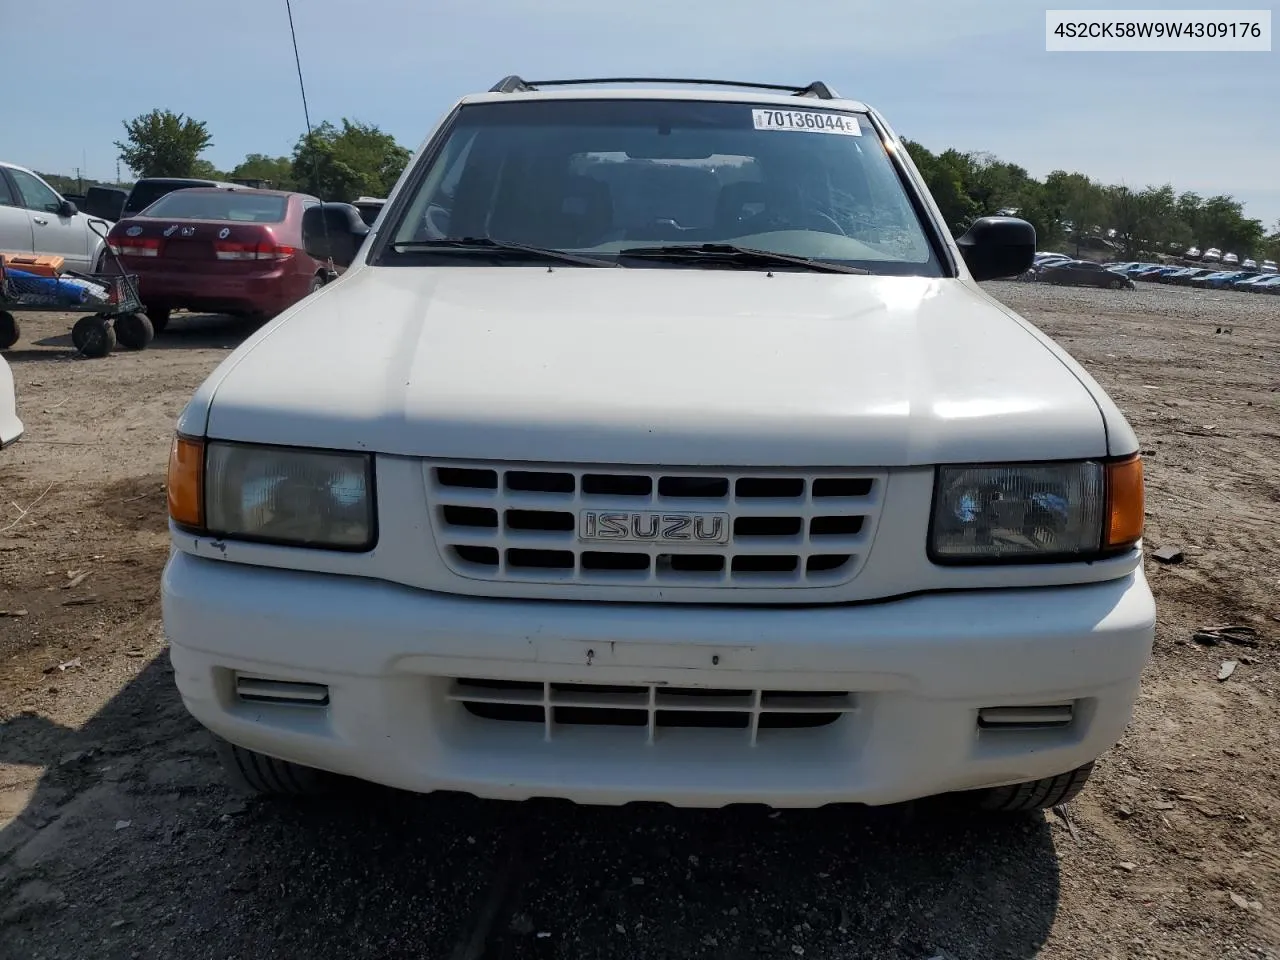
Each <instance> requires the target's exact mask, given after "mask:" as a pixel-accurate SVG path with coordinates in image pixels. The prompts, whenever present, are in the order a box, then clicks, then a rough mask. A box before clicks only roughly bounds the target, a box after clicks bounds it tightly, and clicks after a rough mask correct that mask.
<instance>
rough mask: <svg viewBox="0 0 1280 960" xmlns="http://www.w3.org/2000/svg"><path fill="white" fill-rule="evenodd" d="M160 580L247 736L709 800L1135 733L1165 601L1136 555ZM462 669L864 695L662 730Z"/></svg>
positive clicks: (915, 780) (1014, 771)
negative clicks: (831, 716)
mask: <svg viewBox="0 0 1280 960" xmlns="http://www.w3.org/2000/svg"><path fill="white" fill-rule="evenodd" d="M162 599H163V607H164V620H165V628H166V631H167V633H168V635H169V640H170V643H171V647H172V649H171V657H172V661H173V666H174V670H175V674H176V679H177V684H178V688H179V690H180V692H181V694H182V697H183V700H184V702H185V703H186V706H187V708H188V709H189V710H190V711H191V713H192V714H193V715H194V716H195V717H196V719H198V720H199V721H200V722H201V723H203V724H204V725H205V726H207V727H208V728H209V729H211V730H212V731H213V732H214V733H216V734H219V735H220V736H222V737H225V738H226V739H228V740H230V741H232V742H235V743H238V744H240V745H242V746H244V747H247V748H249V749H252V750H257V751H259V752H262V753H266V754H270V755H273V756H277V757H280V758H282V759H286V760H292V761H295V762H297V763H302V764H306V765H308V766H314V767H318V768H321V769H326V770H331V771H334V772H337V773H342V774H346V775H350V776H354V777H358V778H361V779H365V780H370V781H374V782H378V783H383V784H387V785H390V786H394V787H400V788H404V789H408V790H414V791H424V792H425V791H431V790H461V791H465V792H469V793H473V794H476V795H478V796H482V797H494V798H507V799H525V798H529V797H535V796H552V797H566V798H569V799H571V800H575V801H579V802H584V803H604V804H617V803H625V802H628V801H633V800H652V801H665V802H668V803H672V804H675V805H677V806H709V807H714V806H722V805H724V804H726V803H734V802H756V803H766V804H770V805H773V806H795V807H813V806H819V805H822V804H825V803H831V802H861V803H870V804H883V803H893V802H898V801H904V800H909V799H914V798H918V797H924V796H929V795H933V794H938V793H945V792H950V791H954V790H964V789H972V788H977V787H983V786H993V785H998V784H1003V783H1012V782H1019V781H1025V780H1034V779H1038V778H1040V777H1045V776H1051V775H1054V774H1058V773H1063V772H1065V771H1067V770H1070V769H1073V768H1075V767H1077V766H1079V765H1081V764H1083V763H1086V762H1088V761H1090V760H1092V759H1094V758H1095V757H1097V756H1098V755H1099V754H1101V753H1103V752H1105V751H1106V750H1107V749H1108V748H1109V747H1110V746H1111V745H1112V744H1114V743H1115V741H1116V740H1117V739H1119V737H1120V736H1121V734H1122V733H1123V731H1124V728H1125V726H1126V724H1127V723H1128V720H1129V717H1130V714H1131V710H1132V704H1133V701H1134V699H1135V697H1136V693H1137V689H1138V681H1139V675H1140V673H1141V671H1142V668H1143V666H1144V664H1145V663H1146V660H1147V657H1148V656H1149V654H1150V650H1151V643H1152V638H1153V632H1154V620H1155V607H1154V602H1153V600H1152V596H1151V592H1150V590H1149V588H1148V586H1147V583H1146V580H1145V578H1144V576H1143V574H1142V573H1141V571H1139V572H1137V573H1134V574H1132V575H1130V576H1127V577H1125V578H1123V579H1119V580H1112V581H1108V582H1104V583H1098V584H1090V585H1085V586H1077V587H1065V588H1057V589H1030V590H1007V591H971V592H958V593H950V594H933V595H926V596H918V597H913V598H907V599H901V600H895V601H891V602H885V603H878V604H867V605H858V606H852V605H829V606H816V607H808V608H805V607H793V608H767V609H762V608H742V607H714V608H712V607H707V606H694V605H682V604H625V603H584V602H550V601H523V600H485V599H478V598H470V597H458V596H451V595H444V594H437V593H429V592H425V591H421V590H414V589H410V588H406V587H402V586H398V585H393V584H387V583H382V582H377V581H371V580H365V579H359V578H353V577H335V576H330V575H323V574H313V573H297V572H292V571H282V570H274V569H267V568H262V567H253V566H248V565H242V564H235V563H228V562H225V561H219V560H212V559H202V558H196V557H193V556H190V555H188V554H185V553H181V552H177V551H175V552H174V553H173V555H172V556H171V558H170V560H169V564H168V566H167V568H166V570H165V574H164V579H163V587H162ZM237 675H241V676H248V677H253V678H261V679H266V680H282V681H295V682H306V683H312V684H323V685H325V686H327V687H328V692H329V702H328V704H327V705H324V706H298V705H281V704H270V703H259V702H247V701H245V700H242V699H241V698H240V697H239V696H238V695H237V693H236V677H237ZM459 678H464V679H466V678H472V679H474V678H478V679H480V680H483V681H484V682H485V683H486V684H489V685H490V686H501V685H502V684H504V683H505V684H506V685H507V686H508V687H520V688H531V687H534V686H535V685H536V686H537V689H538V690H544V691H546V696H547V697H551V696H555V694H554V693H553V692H552V688H551V687H549V686H545V687H544V686H541V685H543V684H550V683H555V684H565V683H589V684H593V685H603V686H610V685H624V686H627V687H630V686H632V685H635V686H636V687H637V692H638V693H640V694H642V695H643V697H646V698H648V699H649V702H650V703H651V704H652V702H653V699H654V697H661V696H663V695H664V693H665V692H666V691H668V690H670V689H671V688H681V689H688V688H716V689H721V690H723V689H732V690H740V691H744V692H746V693H748V694H749V693H750V692H752V691H757V693H756V696H757V698H758V697H759V696H760V694H759V693H758V691H782V692H785V693H787V694H790V695H793V699H794V698H795V697H799V696H802V695H803V694H804V693H805V692H807V691H844V692H847V693H848V694H849V697H848V701H847V702H848V703H850V704H852V707H851V708H850V709H848V710H847V711H845V712H843V713H841V714H840V715H839V716H838V718H837V719H836V720H834V721H833V722H830V723H826V724H823V725H819V726H804V727H797V728H787V729H767V730H766V729H760V730H759V731H758V732H757V729H756V726H755V721H752V725H751V729H750V731H749V732H748V731H747V730H745V729H720V728H706V727H703V726H671V727H658V728H657V729H656V730H655V729H654V728H653V726H652V725H650V726H648V727H643V726H642V727H633V726H613V725H597V724H595V723H591V722H587V723H583V722H567V723H560V722H559V719H558V718H559V714H555V715H553V716H552V717H548V716H546V714H545V711H544V712H540V713H538V714H537V717H540V718H543V720H545V721H546V722H543V720H539V721H538V722H529V718H528V716H527V713H528V710H529V709H539V708H536V707H533V706H532V704H531V705H530V707H528V708H526V710H525V713H526V716H525V717H524V718H523V719H519V720H513V719H504V718H494V717H493V716H478V715H476V713H475V712H474V711H473V710H472V709H469V708H468V705H467V704H464V703H463V702H460V700H459V698H458V697H457V696H456V693H457V690H458V689H459V688H458V685H457V683H456V681H457V679H459ZM495 681H497V682H498V683H496V684H495V683H494V682H495ZM520 681H523V682H526V683H525V684H521V683H513V682H520ZM529 681H532V682H533V683H527V682H529ZM572 689H576V690H582V689H583V688H580V687H579V688H572ZM587 690H588V692H587V693H586V694H583V696H587V697H589V696H590V695H595V693H596V692H598V690H599V686H596V687H592V688H587ZM522 695H523V694H522ZM599 695H600V696H605V694H603V693H599ZM766 696H768V695H766ZM545 700H546V697H544V698H543V701H544V706H545ZM699 702H701V701H699ZM757 702H759V701H758V699H757ZM781 702H789V701H787V699H786V698H783V700H782V701H781ZM1068 702H1069V703H1071V704H1072V705H1073V715H1072V719H1071V721H1070V723H1069V724H1067V725H1066V726H1062V727H1055V728H1051V729H980V728H979V725H978V719H977V718H978V711H979V710H981V709H983V708H987V707H1006V706H1034V705H1042V704H1061V703H1068ZM566 716H568V715H567V714H566ZM650 716H652V713H651V714H650Z"/></svg>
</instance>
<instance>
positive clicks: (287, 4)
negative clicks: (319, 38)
mask: <svg viewBox="0 0 1280 960" xmlns="http://www.w3.org/2000/svg"><path fill="white" fill-rule="evenodd" d="M284 8H285V10H286V11H288V13H289V36H290V37H292V38H293V62H294V64H295V65H296V66H297V68H298V89H299V90H301V91H302V118H303V120H304V121H305V122H306V124H307V146H308V147H310V148H311V176H312V179H314V181H315V186H316V192H317V193H319V192H320V164H319V162H318V161H317V160H316V150H315V143H314V142H313V141H312V139H311V111H310V110H309V109H307V85H306V83H304V82H303V80H302V58H301V57H300V56H298V32H297V31H296V30H295V29H294V27H293V3H292V2H291V0H284ZM320 225H321V229H322V230H324V248H325V250H327V251H328V252H329V257H328V259H327V260H326V262H325V272H326V273H327V274H328V275H329V279H330V280H332V279H334V278H335V277H336V276H337V275H338V271H337V268H336V267H335V266H334V264H333V245H332V244H331V243H330V242H329V221H328V218H326V217H323V216H322V217H321V218H320Z"/></svg>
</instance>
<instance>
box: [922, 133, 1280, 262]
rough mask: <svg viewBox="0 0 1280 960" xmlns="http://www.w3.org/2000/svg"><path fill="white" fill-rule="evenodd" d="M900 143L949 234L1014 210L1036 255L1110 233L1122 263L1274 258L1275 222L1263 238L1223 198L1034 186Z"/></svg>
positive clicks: (1057, 181)
mask: <svg viewBox="0 0 1280 960" xmlns="http://www.w3.org/2000/svg"><path fill="white" fill-rule="evenodd" d="M904 142H905V144H906V147H907V152H908V153H909V154H910V155H911V159H912V160H913V161H914V163H915V165H916V167H917V168H918V169H919V170H920V175H921V176H922V177H923V178H924V181H925V184H926V185H927V186H928V188H929V192H930V193H932V194H933V198H934V200H935V201H936V202H937V204H938V209H939V210H941V211H942V216H943V218H944V219H945V220H946V222H947V226H948V227H950V228H951V231H952V233H954V234H956V235H959V234H961V233H963V232H964V231H965V230H966V229H967V228H968V226H969V224H971V223H972V222H973V221H974V220H975V219H977V218H978V217H985V216H991V215H992V214H995V213H998V212H999V211H1000V210H1003V209H1015V210H1017V212H1018V216H1020V217H1022V218H1024V219H1026V220H1028V221H1030V222H1031V224H1032V225H1033V226H1034V227H1035V228H1036V240H1037V246H1039V247H1040V249H1042V250H1044V249H1055V248H1059V247H1061V246H1063V245H1064V244H1066V245H1068V246H1074V247H1075V252H1076V254H1077V255H1079V254H1080V252H1081V247H1083V246H1085V245H1086V244H1099V243H1101V242H1102V241H1103V238H1106V237H1107V236H1108V231H1110V230H1115V235H1114V237H1112V238H1111V242H1112V243H1114V244H1116V245H1118V246H1119V248H1120V250H1121V252H1122V256H1124V257H1126V258H1129V259H1134V258H1136V257H1139V256H1142V255H1144V254H1155V253H1180V252H1181V251H1183V250H1185V249H1186V248H1187V247H1189V246H1191V245H1192V244H1195V245H1196V246H1198V247H1200V248H1201V249H1208V248H1209V247H1217V248H1219V249H1220V250H1222V251H1223V252H1224V253H1226V252H1233V253H1236V254H1238V255H1239V256H1240V258H1241V259H1242V260H1243V259H1245V258H1246V257H1259V256H1269V257H1270V258H1271V259H1276V257H1275V256H1274V254H1276V253H1280V223H1277V224H1276V226H1275V230H1274V231H1273V233H1272V235H1271V237H1269V238H1265V237H1264V231H1263V228H1262V223H1261V221H1258V220H1252V219H1249V218H1248V217H1246V216H1245V215H1244V208H1243V207H1242V206H1241V204H1240V203H1239V202H1237V201H1235V200H1233V199H1231V198H1230V197H1227V196H1219V197H1211V198H1209V199H1208V200H1205V199H1203V198H1202V197H1200V196H1199V195H1197V194H1195V193H1183V194H1181V195H1178V194H1176V193H1175V192H1174V189H1173V187H1172V186H1169V185H1167V184H1166V185H1165V186H1161V187H1154V186H1151V187H1147V188H1145V189H1143V190H1140V191H1134V190H1131V189H1130V188H1128V187H1125V186H1104V185H1103V184H1100V183H1097V182H1096V181H1094V180H1091V179H1090V178H1089V177H1087V176H1085V175H1084V174H1082V173H1069V172H1068V171H1066V170H1054V171H1053V172H1052V173H1050V174H1049V175H1048V176H1046V177H1045V178H1044V180H1043V181H1040V180H1036V179H1034V178H1033V177H1031V176H1030V175H1029V174H1028V173H1027V171H1026V170H1024V169H1023V168H1022V167H1019V166H1017V165H1016V164H1012V163H1007V162H1004V161H1002V160H998V159H996V158H995V157H993V156H992V155H991V154H987V153H959V152H958V151H956V150H945V151H943V152H942V153H939V154H934V153H931V152H930V151H929V150H927V149H925V148H924V147H922V146H921V145H920V144H918V143H915V142H913V141H911V140H907V141H904ZM1267 251H1270V253H1267Z"/></svg>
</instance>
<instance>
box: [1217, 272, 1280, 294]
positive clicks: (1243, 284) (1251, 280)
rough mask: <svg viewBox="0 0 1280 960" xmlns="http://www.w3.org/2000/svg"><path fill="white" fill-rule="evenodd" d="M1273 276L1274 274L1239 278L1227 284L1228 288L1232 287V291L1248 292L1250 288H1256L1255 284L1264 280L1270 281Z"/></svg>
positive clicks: (1258, 274) (1257, 274)
mask: <svg viewBox="0 0 1280 960" xmlns="http://www.w3.org/2000/svg"><path fill="white" fill-rule="evenodd" d="M1273 276H1274V274H1270V273H1255V274H1252V275H1248V276H1243V277H1237V278H1236V279H1234V280H1232V281H1230V282H1229V283H1228V284H1227V286H1229V287H1231V289H1232V290H1246V291H1247V290H1248V289H1249V288H1250V287H1252V286H1254V285H1255V284H1258V283H1261V282H1263V281H1264V280H1268V279H1270V278H1271V277H1273Z"/></svg>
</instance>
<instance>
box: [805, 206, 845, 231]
mask: <svg viewBox="0 0 1280 960" xmlns="http://www.w3.org/2000/svg"><path fill="white" fill-rule="evenodd" d="M804 215H805V218H806V219H808V220H821V221H824V222H825V223H827V224H830V225H831V227H833V228H834V230H827V229H823V230H822V231H821V232H822V233H832V232H835V233H838V234H840V236H842V237H847V236H848V235H849V234H848V233H846V232H845V229H844V227H842V226H840V224H838V223H836V221H835V219H834V218H833V217H831V216H830V215H829V214H825V213H823V212H822V211H821V210H806V211H805V212H804Z"/></svg>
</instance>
